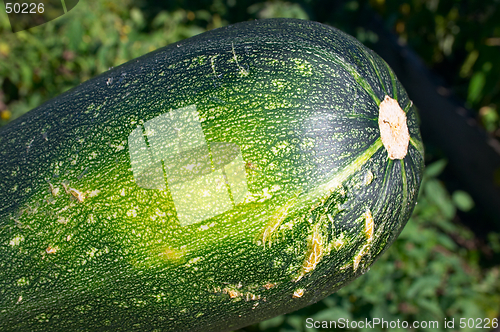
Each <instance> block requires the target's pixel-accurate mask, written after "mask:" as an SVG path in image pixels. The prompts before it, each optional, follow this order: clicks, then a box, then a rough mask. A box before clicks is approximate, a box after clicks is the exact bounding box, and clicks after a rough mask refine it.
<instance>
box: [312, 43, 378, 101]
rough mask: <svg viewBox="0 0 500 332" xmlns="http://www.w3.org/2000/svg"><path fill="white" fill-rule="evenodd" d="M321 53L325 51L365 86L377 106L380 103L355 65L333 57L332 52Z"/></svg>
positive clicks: (332, 59) (328, 57) (329, 57)
mask: <svg viewBox="0 0 500 332" xmlns="http://www.w3.org/2000/svg"><path fill="white" fill-rule="evenodd" d="M317 51H318V50H316V52H317ZM321 53H323V55H325V56H326V57H327V59H329V60H331V61H333V62H334V63H335V64H336V65H338V66H340V67H342V68H344V69H345V70H347V71H348V72H349V73H350V74H351V75H352V77H353V78H354V80H355V81H356V82H357V83H358V84H359V85H360V86H361V88H363V89H364V90H365V91H366V92H367V93H368V94H369V95H370V96H371V97H372V99H373V100H374V101H375V103H376V104H377V106H379V105H380V99H379V98H378V97H377V95H376V94H375V92H374V91H373V89H372V87H371V86H370V84H368V82H367V81H366V80H365V79H364V78H363V77H361V75H360V74H359V73H358V71H357V70H356V68H355V67H354V66H352V65H350V64H349V63H347V62H346V61H345V60H344V59H339V58H337V57H336V56H333V57H332V55H331V54H325V53H324V52H321Z"/></svg>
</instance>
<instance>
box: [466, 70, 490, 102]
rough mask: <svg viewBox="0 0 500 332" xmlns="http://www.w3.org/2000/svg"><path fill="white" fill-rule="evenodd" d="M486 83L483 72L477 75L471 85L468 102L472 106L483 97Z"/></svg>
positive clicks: (472, 79) (473, 77)
mask: <svg viewBox="0 0 500 332" xmlns="http://www.w3.org/2000/svg"><path fill="white" fill-rule="evenodd" d="M485 82H486V78H485V76H484V73H483V72H477V73H475V74H474V75H473V76H472V78H471V80H470V83H469V93H468V95H467V101H468V102H469V103H471V104H474V103H476V102H477V101H479V100H480V99H481V97H482V96H483V88H484V84H485Z"/></svg>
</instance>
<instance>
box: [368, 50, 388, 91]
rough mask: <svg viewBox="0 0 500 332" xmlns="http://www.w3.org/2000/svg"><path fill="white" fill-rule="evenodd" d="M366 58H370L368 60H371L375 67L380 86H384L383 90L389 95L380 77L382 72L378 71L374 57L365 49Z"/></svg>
mask: <svg viewBox="0 0 500 332" xmlns="http://www.w3.org/2000/svg"><path fill="white" fill-rule="evenodd" d="M363 51H364V53H365V55H366V57H367V58H368V60H370V63H371V65H372V67H373V69H374V70H375V73H376V74H377V77H378V80H379V81H380V85H382V89H384V92H385V94H386V95H389V94H388V93H387V89H386V88H385V84H384V81H383V80H382V76H381V75H380V71H379V70H378V67H377V66H376V65H375V62H373V57H372V55H371V54H370V53H368V52H367V51H366V50H365V49H363Z"/></svg>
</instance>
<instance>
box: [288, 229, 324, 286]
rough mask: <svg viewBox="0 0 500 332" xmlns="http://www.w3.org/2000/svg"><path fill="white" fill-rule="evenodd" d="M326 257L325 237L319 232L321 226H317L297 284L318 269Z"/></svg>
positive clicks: (309, 241)
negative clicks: (317, 266)
mask: <svg viewBox="0 0 500 332" xmlns="http://www.w3.org/2000/svg"><path fill="white" fill-rule="evenodd" d="M324 255H325V248H324V239H323V235H321V232H320V230H319V224H315V225H314V227H313V232H312V234H311V235H310V236H309V239H308V245H307V252H306V259H305V261H304V263H303V264H302V269H301V271H300V274H299V276H298V277H297V278H296V279H295V282H297V281H299V280H300V279H302V277H303V276H305V275H306V274H307V273H309V272H311V271H312V270H314V269H315V268H316V265H318V263H319V262H320V261H321V259H322V258H323V256H324Z"/></svg>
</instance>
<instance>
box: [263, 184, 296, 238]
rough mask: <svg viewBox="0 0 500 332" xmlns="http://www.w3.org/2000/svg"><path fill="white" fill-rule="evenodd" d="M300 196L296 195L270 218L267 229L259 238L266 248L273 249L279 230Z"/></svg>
mask: <svg viewBox="0 0 500 332" xmlns="http://www.w3.org/2000/svg"><path fill="white" fill-rule="evenodd" d="M298 195H299V194H296V195H295V196H294V197H292V198H291V199H289V200H288V201H287V202H286V203H285V204H284V205H283V206H281V207H279V208H278V209H277V210H276V211H275V212H274V213H273V214H272V215H271V217H270V218H269V221H268V222H267V225H266V227H265V228H264V230H263V232H262V233H261V235H260V236H259V241H260V242H261V243H262V245H263V246H264V247H266V245H268V246H269V247H271V245H272V241H273V239H274V238H275V237H276V233H277V232H278V230H279V227H280V226H281V224H282V223H283V221H284V220H285V219H286V217H287V216H288V215H289V212H290V209H291V208H292V207H293V206H294V205H295V203H296V202H297V197H298Z"/></svg>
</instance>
